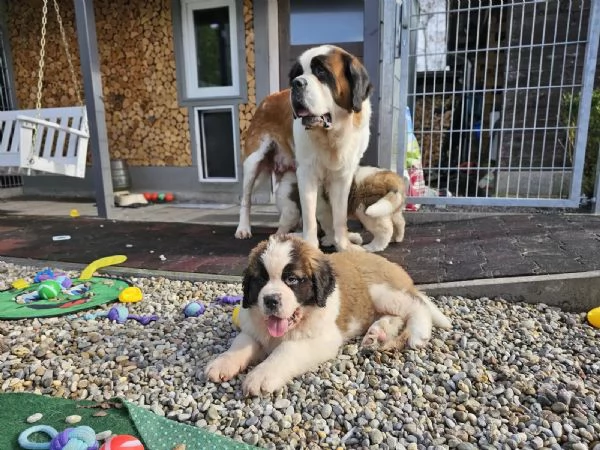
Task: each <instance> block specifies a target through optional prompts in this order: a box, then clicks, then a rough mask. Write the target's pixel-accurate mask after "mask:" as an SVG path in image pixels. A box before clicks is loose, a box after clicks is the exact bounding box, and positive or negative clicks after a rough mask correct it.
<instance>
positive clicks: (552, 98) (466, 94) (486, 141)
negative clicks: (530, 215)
mask: <svg viewBox="0 0 600 450" xmlns="http://www.w3.org/2000/svg"><path fill="white" fill-rule="evenodd" d="M401 8H402V14H401V19H400V22H399V33H400V35H399V39H398V46H399V55H398V62H399V70H398V77H397V83H399V86H398V89H397V90H396V91H397V92H398V95H399V98H397V99H396V101H395V105H396V108H397V109H398V110H399V112H400V113H399V114H397V115H398V118H399V119H398V124H397V126H398V132H397V146H398V149H397V161H396V169H397V170H398V172H399V173H401V172H404V173H405V174H406V173H407V172H405V170H406V169H409V168H408V167H406V164H405V163H406V161H407V157H406V150H407V149H408V148H409V145H410V142H411V137H413V136H414V138H416V142H417V143H418V145H419V148H420V151H421V158H420V161H421V165H422V175H423V178H424V182H425V185H427V186H428V187H429V188H428V189H425V190H424V192H423V194H424V196H418V197H410V198H409V202H413V203H422V204H464V205H489V206H493V205H498V206H547V207H575V206H578V205H579V204H580V201H581V193H582V191H581V186H582V176H583V169H584V164H585V151H586V144H587V131H588V125H589V120H590V108H591V98H592V93H593V88H594V77H595V71H596V64H597V54H598V41H599V38H600V5H598V4H597V1H595V0H570V1H564V0H546V1H540V0H412V1H411V0H406V1H403V2H402V6H401ZM407 108H408V111H409V113H410V117H411V118H412V123H413V130H412V131H413V134H412V135H411V130H410V129H408V128H407V120H406V119H405V114H404V111H406V109H407ZM410 169H411V173H415V172H418V171H419V170H420V168H419V167H417V166H415V167H412V168H410Z"/></svg>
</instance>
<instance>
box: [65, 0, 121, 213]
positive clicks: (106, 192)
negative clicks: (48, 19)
mask: <svg viewBox="0 0 600 450" xmlns="http://www.w3.org/2000/svg"><path fill="white" fill-rule="evenodd" d="M74 3H75V22H76V26H77V41H78V42H79V55H80V59H81V72H82V75H83V91H84V94H85V104H86V109H87V116H88V122H89V127H90V145H91V148H92V173H93V176H94V188H95V191H96V208H97V209H98V216H99V217H102V218H104V219H110V218H111V217H112V216H113V212H114V194H113V185H112V177H111V172H110V155H109V153H108V136H107V133H106V117H105V113H104V100H103V97H102V77H101V75H100V58H99V56H98V38H97V36H96V19H95V17H94V2H93V0H74Z"/></svg>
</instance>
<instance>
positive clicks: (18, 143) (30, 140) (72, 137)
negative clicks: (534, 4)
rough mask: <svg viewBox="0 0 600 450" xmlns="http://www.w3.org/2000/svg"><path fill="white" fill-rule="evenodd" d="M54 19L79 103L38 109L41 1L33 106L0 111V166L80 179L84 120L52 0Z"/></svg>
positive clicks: (85, 142) (42, 42)
mask: <svg viewBox="0 0 600 450" xmlns="http://www.w3.org/2000/svg"><path fill="white" fill-rule="evenodd" d="M53 3H54V9H55V11H56V20H57V22H58V26H59V29H60V35H61V38H62V42H63V47H64V49H65V53H66V56H67V61H68V63H69V70H70V72H71V79H72V85H73V86H74V87H76V88H77V89H76V93H77V100H78V104H79V106H68V107H60V108H42V88H43V78H44V55H45V53H46V51H45V46H46V23H47V16H48V0H43V9H42V36H41V38H40V59H39V71H38V80H37V96H36V108H35V109H28V110H14V111H0V168H8V169H9V170H13V169H14V170H16V171H22V170H25V171H26V173H27V174H31V172H32V170H33V171H40V172H49V173H54V174H59V175H67V176H70V177H78V178H83V177H84V176H85V169H86V162H87V148H88V141H89V137H90V136H89V128H88V119H87V113H86V109H85V106H81V105H82V104H83V101H82V99H81V93H80V86H79V81H78V79H77V76H76V75H75V69H74V66H73V58H72V56H71V52H70V51H69V44H68V42H67V38H66V34H65V29H64V27H63V22H62V18H61V15H60V10H59V5H58V1H57V0H53Z"/></svg>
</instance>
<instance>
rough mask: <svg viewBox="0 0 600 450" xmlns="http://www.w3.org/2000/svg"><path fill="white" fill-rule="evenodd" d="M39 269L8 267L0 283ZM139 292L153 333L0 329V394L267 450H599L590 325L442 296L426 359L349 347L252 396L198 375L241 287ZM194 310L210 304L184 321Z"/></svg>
mask: <svg viewBox="0 0 600 450" xmlns="http://www.w3.org/2000/svg"><path fill="white" fill-rule="evenodd" d="M35 271H36V270H35V269H33V268H24V267H17V266H14V265H10V264H3V263H1V262H0V285H1V284H2V283H4V284H8V282H9V281H11V280H14V279H16V278H19V277H24V276H29V275H31V274H33V273H35ZM132 281H133V282H134V283H135V284H136V285H137V286H140V287H141V288H142V290H143V291H144V293H145V299H144V301H143V302H141V303H139V304H135V305H132V306H131V310H132V312H135V313H137V314H150V313H156V314H158V315H159V316H160V320H159V321H158V322H154V323H152V324H150V325H148V326H146V327H144V326H141V325H139V324H138V323H137V322H133V321H128V322H127V324H125V325H117V324H114V323H109V322H108V321H107V320H106V319H96V320H91V321H86V320H81V318H80V317H61V318H51V319H43V320H30V321H8V322H6V321H5V322H0V339H1V340H0V361H1V362H0V375H1V391H2V392H23V391H29V392H31V391H33V392H38V393H44V394H49V395H53V396H58V397H68V398H74V399H83V398H87V399H91V400H98V401H100V400H104V399H108V398H110V397H113V396H115V395H118V396H122V397H125V398H127V399H129V400H131V401H133V402H136V403H138V404H140V405H146V406H147V407H149V408H151V409H152V410H153V411H155V412H156V413H158V414H161V415H166V416H167V417H169V418H172V419H174V420H179V421H182V422H187V423H191V424H195V425H196V426H199V427H205V428H208V429H210V430H212V431H216V432H217V433H221V434H224V435H227V436H230V437H233V438H235V439H238V440H243V441H245V442H247V443H250V444H255V445H258V446H261V447H266V448H300V447H308V448H336V447H341V448H378V449H386V448H397V449H403V448H407V449H429V448H431V449H442V448H458V449H461V450H467V449H475V448H484V449H485V448H489V449H493V448H506V449H516V448H552V449H560V448H571V449H575V450H583V449H588V448H589V449H596V450H600V421H599V419H598V417H599V416H600V346H599V345H598V342H599V340H600V331H599V330H595V329H593V328H591V327H590V326H589V325H587V324H586V323H585V320H584V316H583V315H577V314H569V313H564V312H561V311H560V310H557V309H555V308H549V307H546V306H544V305H538V306H530V305H525V304H508V303H506V302H503V301H493V300H488V299H473V300H470V299H465V298H460V297H452V298H445V297H442V298H438V299H436V301H437V304H438V305H440V307H441V309H442V310H443V311H444V312H445V313H446V314H448V315H449V316H450V317H451V318H452V319H453V321H454V328H453V330H450V331H439V330H436V331H435V332H434V337H433V339H432V341H431V343H430V344H429V345H428V347H427V348H425V349H422V350H419V351H405V352H403V353H400V354H363V353H362V352H360V351H359V349H358V347H357V345H356V342H352V343H350V344H349V345H347V346H345V347H344V349H343V351H342V354H341V355H340V356H339V357H338V358H337V359H336V360H334V361H331V362H329V363H326V364H324V365H323V366H322V367H320V368H319V370H317V371H314V372H312V373H309V374H306V375H304V376H303V377H301V378H298V379H297V380H295V381H294V382H293V383H290V384H289V385H288V386H287V387H286V388H285V389H284V390H283V391H282V392H278V393H276V394H275V395H273V396H272V397H271V396H269V397H265V398H250V399H245V398H243V397H242V396H241V394H240V391H241V386H240V385H241V383H240V381H239V380H234V381H232V382H230V383H224V384H222V385H214V384H212V383H207V382H206V380H205V379H204V376H203V375H202V374H201V372H202V368H203V367H204V365H205V364H206V362H207V361H208V360H209V359H210V358H211V357H212V355H214V354H216V353H218V352H221V351H223V350H225V349H226V348H227V345H228V343H229V341H230V340H231V338H232V336H233V335H234V333H235V330H234V329H233V327H232V325H231V319H230V317H231V309H232V307H231V306H221V305H218V304H216V303H214V301H213V300H214V298H215V297H216V296H218V295H221V294H239V293H240V285H238V284H219V283H210V282H205V283H190V282H181V281H173V280H168V279H163V278H156V279H154V278H150V279H144V278H139V279H133V280H132ZM0 288H1V286H0ZM191 299H200V300H202V301H204V302H205V303H207V304H209V303H211V302H212V304H210V306H209V307H208V309H207V311H206V313H205V314H204V315H203V316H201V317H199V318H190V319H185V318H184V317H183V315H182V308H183V306H184V305H185V304H186V303H187V302H188V301H189V300H191ZM308 442H310V444H307V443H308Z"/></svg>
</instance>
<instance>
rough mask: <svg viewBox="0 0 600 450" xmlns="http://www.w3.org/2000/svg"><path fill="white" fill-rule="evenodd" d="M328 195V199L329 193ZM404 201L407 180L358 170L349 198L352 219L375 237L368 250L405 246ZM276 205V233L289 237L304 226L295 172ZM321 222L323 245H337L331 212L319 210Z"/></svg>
mask: <svg viewBox="0 0 600 450" xmlns="http://www.w3.org/2000/svg"><path fill="white" fill-rule="evenodd" d="M324 194H325V196H326V194H327V193H326V192H325V193H324ZM404 199H405V187H404V180H403V178H402V177H401V176H400V175H398V174H397V173H395V172H393V171H391V170H386V169H380V168H378V167H371V166H360V167H359V168H358V169H357V170H356V173H355V174H354V180H353V181H352V186H351V187H350V195H349V198H348V217H350V218H354V219H357V220H358V221H360V223H361V224H362V225H363V227H365V229H366V230H367V231H369V232H370V233H371V234H372V235H373V239H372V240H371V242H369V243H368V244H366V245H363V248H364V249H365V250H367V251H369V252H380V251H383V250H385V249H386V248H387V246H388V245H389V243H390V242H391V241H392V240H393V241H394V242H402V240H403V239H404V229H405V221H404V216H403V214H402V208H403V205H404ZM319 201H323V199H319ZM324 201H327V200H324ZM276 203H277V208H278V209H279V228H278V229H277V232H276V233H277V234H286V233H289V232H290V231H295V230H296V229H298V228H299V227H300V226H301V220H300V218H301V213H300V195H299V192H298V184H297V181H296V175H295V174H294V173H293V172H288V173H286V174H285V175H284V176H283V177H282V178H281V181H280V183H279V187H278V189H277V193H276ZM317 219H318V221H319V224H320V225H321V227H322V229H323V232H324V233H325V236H324V237H323V238H321V245H323V246H326V247H327V246H331V245H334V240H333V229H332V223H331V221H332V219H331V214H329V211H328V210H327V208H322V207H317ZM348 236H349V238H350V241H351V242H353V243H355V244H361V243H362V238H361V236H360V234H358V233H349V234H348Z"/></svg>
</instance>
